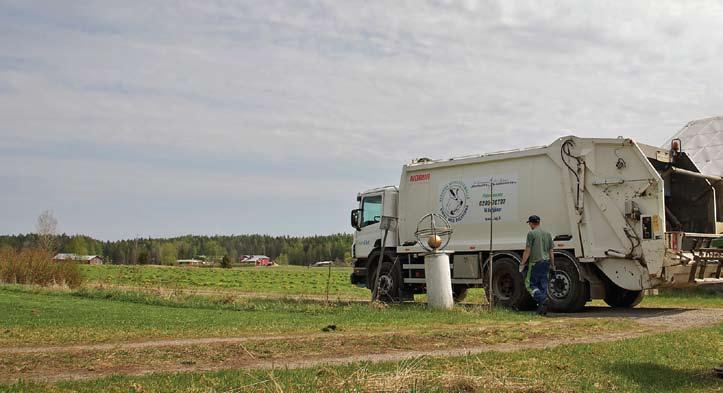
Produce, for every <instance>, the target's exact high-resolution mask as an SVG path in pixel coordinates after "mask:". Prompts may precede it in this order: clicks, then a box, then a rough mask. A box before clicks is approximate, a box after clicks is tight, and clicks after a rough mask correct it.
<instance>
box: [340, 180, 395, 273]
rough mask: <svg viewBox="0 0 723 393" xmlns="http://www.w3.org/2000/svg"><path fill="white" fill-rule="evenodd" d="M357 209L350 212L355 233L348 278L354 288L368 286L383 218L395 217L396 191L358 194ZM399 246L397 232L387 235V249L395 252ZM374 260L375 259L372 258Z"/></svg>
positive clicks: (387, 187) (392, 231)
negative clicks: (371, 262) (351, 263)
mask: <svg viewBox="0 0 723 393" xmlns="http://www.w3.org/2000/svg"><path fill="white" fill-rule="evenodd" d="M356 199H357V202H358V203H359V205H358V207H357V208H356V209H354V210H352V211H351V226H352V228H354V229H355V232H354V236H353V237H354V241H353V243H352V250H351V255H352V258H354V272H353V273H352V276H351V281H352V283H353V284H356V285H360V286H368V284H367V283H368V282H371V280H367V274H368V272H369V266H368V264H369V260H370V256H372V257H374V254H375V253H377V256H378V253H379V252H380V249H381V241H382V230H381V228H380V223H381V220H382V217H392V218H396V217H397V205H398V200H399V189H397V187H394V186H386V187H380V188H374V189H371V190H367V191H364V192H361V193H359V194H357V197H356ZM398 245H399V233H398V231H397V229H396V228H394V229H393V230H390V231H389V233H388V235H387V241H386V247H387V248H392V249H394V248H396V247H397V246H398ZM373 259H374V258H373Z"/></svg>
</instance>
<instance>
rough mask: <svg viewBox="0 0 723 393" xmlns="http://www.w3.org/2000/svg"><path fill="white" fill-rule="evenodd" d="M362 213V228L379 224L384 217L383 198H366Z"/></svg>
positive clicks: (378, 196) (377, 196)
mask: <svg viewBox="0 0 723 393" xmlns="http://www.w3.org/2000/svg"><path fill="white" fill-rule="evenodd" d="M362 211H363V214H362V227H365V226H367V225H372V224H376V223H378V222H379V220H381V216H382V196H381V195H376V196H370V197H366V198H364V202H363V203H362Z"/></svg>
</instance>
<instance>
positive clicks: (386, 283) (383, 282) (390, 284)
mask: <svg viewBox="0 0 723 393" xmlns="http://www.w3.org/2000/svg"><path fill="white" fill-rule="evenodd" d="M392 288H394V280H393V279H392V277H390V276H389V275H388V274H383V275H381V276H379V293H381V294H383V295H386V294H389V292H390V291H391V290H392Z"/></svg>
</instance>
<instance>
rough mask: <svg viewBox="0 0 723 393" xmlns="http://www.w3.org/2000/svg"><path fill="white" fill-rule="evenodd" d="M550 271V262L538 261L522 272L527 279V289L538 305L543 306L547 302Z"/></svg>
mask: <svg viewBox="0 0 723 393" xmlns="http://www.w3.org/2000/svg"><path fill="white" fill-rule="evenodd" d="M548 270H550V261H538V262H535V263H528V264H527V266H525V269H524V270H523V271H522V275H523V276H524V277H525V287H526V288H527V291H528V292H530V295H532V298H533V299H535V301H536V302H537V304H542V303H543V302H544V301H545V300H547V286H548V285H549V283H548V279H547V272H548Z"/></svg>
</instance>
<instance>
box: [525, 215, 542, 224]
mask: <svg viewBox="0 0 723 393" xmlns="http://www.w3.org/2000/svg"><path fill="white" fill-rule="evenodd" d="M527 223H533V224H539V223H540V216H530V218H528V219H527Z"/></svg>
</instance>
